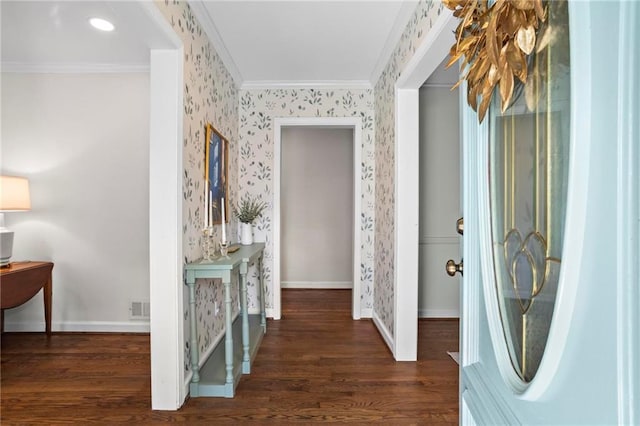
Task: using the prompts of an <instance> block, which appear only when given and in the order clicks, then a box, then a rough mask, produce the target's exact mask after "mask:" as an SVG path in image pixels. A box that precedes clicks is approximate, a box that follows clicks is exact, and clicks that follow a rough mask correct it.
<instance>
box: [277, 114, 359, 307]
mask: <svg viewBox="0 0 640 426" xmlns="http://www.w3.org/2000/svg"><path fill="white" fill-rule="evenodd" d="M304 126H307V127H329V128H336V127H337V128H352V129H353V131H354V137H353V200H354V205H353V283H354V285H353V290H352V292H351V294H352V316H353V319H360V318H361V317H362V315H361V311H360V310H361V306H360V305H361V303H360V294H361V288H362V277H361V275H360V274H361V272H360V262H361V259H360V256H361V255H360V244H361V238H362V235H361V234H362V231H361V229H360V212H361V209H362V206H361V202H362V201H361V200H362V168H361V164H360V162H361V158H362V119H361V118H359V117H285V118H282V117H277V118H275V119H274V120H273V128H274V157H273V163H274V168H273V169H274V172H273V275H272V276H273V281H272V285H273V289H272V290H273V309H272V311H271V312H272V313H273V315H271V316H272V317H273V318H274V319H276V320H277V319H280V318H281V315H282V305H281V282H280V228H281V227H280V186H281V182H280V173H281V169H282V164H281V150H282V127H304Z"/></svg>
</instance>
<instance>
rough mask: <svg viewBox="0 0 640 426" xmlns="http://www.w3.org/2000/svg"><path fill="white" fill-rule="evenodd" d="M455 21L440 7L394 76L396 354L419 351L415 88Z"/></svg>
mask: <svg viewBox="0 0 640 426" xmlns="http://www.w3.org/2000/svg"><path fill="white" fill-rule="evenodd" d="M456 26H457V20H456V18H454V17H453V15H452V12H451V11H449V10H448V9H445V10H443V12H442V13H441V14H440V16H439V17H438V19H437V20H436V21H435V22H434V25H433V26H432V28H431V30H430V31H429V32H428V33H427V35H426V36H425V37H424V39H423V41H422V43H421V44H420V46H418V48H417V49H416V51H415V53H414V55H413V56H412V58H411V59H410V60H409V62H408V63H407V65H406V67H405V68H404V70H403V72H402V74H401V75H400V77H399V78H398V80H397V82H396V90H395V99H396V105H395V112H396V114H395V116H396V143H395V160H396V161H395V194H396V198H395V201H396V202H395V212H394V213H395V236H394V237H395V244H394V247H395V248H394V250H395V256H394V261H395V265H394V281H393V297H394V321H393V324H394V339H395V343H394V344H395V352H394V356H395V358H396V360H416V359H417V354H418V329H417V316H418V302H417V300H418V297H417V294H418V262H419V260H418V222H419V215H418V211H419V206H418V199H419V190H418V187H419V182H420V179H419V170H420V167H419V133H420V132H419V127H420V117H419V114H418V110H419V89H420V87H421V86H422V85H423V84H424V82H425V81H426V80H427V79H428V78H429V76H430V75H431V74H432V73H433V71H435V69H436V68H437V67H438V65H439V64H440V63H441V62H442V60H443V59H444V58H445V57H446V55H447V54H448V53H449V49H450V47H451V45H452V44H453V42H454V41H455V38H454V36H453V30H454V29H455V28H456ZM400 217H401V218H402V220H399V218H400ZM400 283H402V285H400Z"/></svg>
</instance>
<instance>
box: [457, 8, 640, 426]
mask: <svg viewBox="0 0 640 426" xmlns="http://www.w3.org/2000/svg"><path fill="white" fill-rule="evenodd" d="M499 3H500V2H496V4H499ZM517 3H518V5H516V2H513V3H512V4H511V6H508V7H512V8H513V9H512V10H509V9H506V10H507V12H504V13H506V14H507V15H508V14H509V13H513V14H520V13H523V14H524V12H522V10H527V8H528V7H529V6H527V4H530V5H531V7H533V5H534V4H536V5H540V6H541V7H543V8H544V9H543V10H544V14H543V16H544V19H543V20H541V22H540V23H539V27H538V28H537V29H536V30H535V38H534V40H535V41H534V42H533V43H534V44H533V45H532V48H531V49H530V54H528V55H524V54H522V53H521V52H519V51H514V50H512V49H513V48H514V46H515V47H516V48H517V47H518V46H523V45H524V44H525V41H523V40H518V41H517V42H516V43H519V44H515V45H509V44H508V43H507V44H506V45H505V47H504V48H503V49H502V50H498V51H494V52H493V53H492V52H489V53H488V59H487V58H485V59H487V60H488V61H491V60H493V59H492V55H493V56H495V59H496V60H497V61H498V63H499V65H500V66H501V67H503V68H500V69H497V68H496V69H495V70H493V71H489V74H491V72H496V73H499V74H500V78H501V79H503V80H504V79H506V78H507V77H506V76H507V75H509V76H510V77H509V78H512V80H511V83H512V84H509V82H507V83H505V82H499V83H498V84H497V88H496V90H495V94H494V96H493V100H492V101H491V103H490V104H486V105H483V104H484V102H485V100H484V98H485V97H488V95H489V94H490V91H482V90H480V91H476V92H473V86H472V85H471V86H470V87H472V92H471V93H472V94H471V95H470V97H469V98H472V97H473V96H474V95H477V94H479V93H480V94H482V97H481V99H482V101H480V100H479V105H475V106H477V107H478V110H479V112H480V114H479V115H480V117H482V116H483V115H484V113H485V112H486V115H485V116H484V117H483V119H481V120H480V122H479V120H478V118H479V115H478V114H476V112H475V111H474V110H473V109H472V108H471V107H469V106H465V107H462V120H463V126H462V129H463V211H464V214H465V218H464V224H463V223H462V221H459V226H460V231H462V228H463V226H464V231H465V232H464V240H465V241H464V245H463V256H462V257H463V258H464V263H465V264H464V275H463V277H462V294H461V306H462V318H461V368H462V371H461V376H460V377H461V383H460V392H461V394H460V395H461V398H460V410H461V411H460V413H461V424H492V425H494V424H509V425H516V424H638V422H640V417H639V416H640V403H639V402H638V399H637V398H636V399H634V398H632V395H634V394H637V392H638V390H639V389H638V387H639V386H640V385H639V383H640V373H639V369H640V365H639V363H638V359H640V338H639V337H638V336H639V335H640V330H639V326H638V319H639V317H638V314H637V312H638V308H640V307H639V306H638V304H639V303H640V302H638V299H640V298H639V297H638V290H637V280H638V266H637V264H638V258H637V256H638V251H639V250H640V249H639V248H638V244H637V240H638V225H637V222H638V198H640V195H638V194H639V192H640V191H638V186H639V184H638V182H637V181H638V179H637V176H638V162H639V160H638V146H637V137H638V134H637V130H636V133H635V134H632V133H629V130H628V129H632V128H635V129H637V128H638V126H639V124H638V122H639V120H640V119H639V118H638V117H639V116H640V115H639V114H638V103H639V102H640V101H638V97H639V95H640V93H639V91H638V88H637V85H634V86H633V87H630V86H629V84H630V83H629V82H630V81H632V80H633V78H632V77H631V76H633V75H636V73H637V72H640V69H638V59H637V57H635V59H633V58H634V57H633V56H632V59H629V58H627V57H626V56H625V54H624V52H623V50H622V49H618V46H625V45H626V46H631V47H632V48H633V47H634V46H635V48H636V49H637V48H638V42H637V41H635V40H638V39H639V38H640V37H639V36H640V34H639V31H638V29H637V26H636V25H633V24H632V23H633V22H634V19H638V17H639V16H640V12H639V11H638V9H639V8H640V7H639V6H638V4H637V2H568V1H562V0H559V1H552V2H551V1H550V2H535V1H534V2H517ZM525 3H527V4H525ZM500 4H502V3H500ZM504 4H506V2H505V3H504ZM504 4H503V5H504ZM504 10H505V9H503V11H504ZM514 16H515V15H514ZM523 16H524V15H523ZM516 21H517V20H516ZM513 22H515V21H508V22H506V21H505V23H503V25H511V24H512V23H513ZM491 25H493V24H491ZM491 25H490V26H491ZM492 28H493V27H492ZM503 29H504V28H503ZM493 30H494V32H496V31H498V30H496V29H495V28H493ZM485 36H486V37H492V36H493V35H492V34H489V33H485ZM630 40H633V41H630ZM487 43H489V44H490V43H491V41H488V42H487ZM634 43H635V44H634ZM612 46H614V47H615V48H612ZM489 50H490V49H489ZM494 54H495V55H494ZM488 66H491V65H488ZM471 67H472V68H471V69H473V64H471ZM511 76H513V77H511ZM625 76H626V78H625ZM494 77H495V75H494ZM494 77H491V78H494ZM481 83H482V82H481ZM470 84H471V83H470ZM463 92H466V91H463ZM630 92H631V94H630ZM466 95H467V93H465V94H464V96H462V97H461V104H463V105H464V104H466V103H467V100H468V98H467V96H466ZM624 99H627V100H628V101H624ZM629 99H630V100H629ZM474 100H475V99H474ZM485 106H486V107H487V109H486V111H484V108H485ZM625 120H626V123H627V124H626V125H621V123H624V122H625ZM634 126H635V127H634ZM625 132H626V133H625ZM634 138H635V142H634ZM625 153H626V154H625ZM629 153H631V154H633V155H632V156H631V157H630V158H632V160H629V159H628V158H627V157H628V155H629ZM634 155H635V157H634ZM625 156H627V157H625ZM620 169H622V170H626V173H624V172H623V173H620V172H619V170H620ZM629 176H636V178H635V179H633V178H631V179H630V178H629ZM634 191H635V192H634ZM624 223H627V224H628V226H623V225H624ZM629 227H631V228H632V229H629ZM461 233H462V232H461ZM629 241H635V242H636V243H635V245H633V244H629V243H628V242H629ZM630 250H631V253H629V251H630ZM629 263H632V264H634V265H635V266H629V265H628V264H629ZM446 269H447V272H448V273H449V274H450V275H455V274H456V273H457V272H460V274H461V275H462V273H463V262H462V260H460V262H459V263H456V262H455V261H454V260H450V261H449V262H447V265H446ZM634 283H635V284H634ZM630 298H631V299H630ZM629 300H632V302H629Z"/></svg>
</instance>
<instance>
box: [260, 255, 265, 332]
mask: <svg viewBox="0 0 640 426" xmlns="http://www.w3.org/2000/svg"><path fill="white" fill-rule="evenodd" d="M262 256H263V255H260V257H259V258H258V285H259V286H260V325H261V326H262V331H263V332H264V333H266V332H267V314H266V311H265V309H266V308H265V305H266V301H265V300H264V297H265V296H264V294H265V291H264V282H263V281H262Z"/></svg>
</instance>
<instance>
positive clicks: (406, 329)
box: [393, 88, 420, 361]
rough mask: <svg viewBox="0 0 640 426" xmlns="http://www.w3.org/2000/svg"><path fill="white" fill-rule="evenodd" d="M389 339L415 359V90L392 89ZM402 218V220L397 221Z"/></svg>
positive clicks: (399, 355) (400, 353)
mask: <svg viewBox="0 0 640 426" xmlns="http://www.w3.org/2000/svg"><path fill="white" fill-rule="evenodd" d="M395 98H396V143H395V159H396V161H395V182H394V186H395V188H394V193H395V194H396V196H395V210H394V223H395V235H394V247H395V256H394V262H395V265H394V276H393V312H394V317H395V318H394V321H393V338H394V339H395V342H394V346H395V352H394V354H393V355H394V357H395V359H396V360H397V361H416V360H417V359H418V321H417V319H418V297H417V295H418V263H419V256H418V232H419V222H420V218H419V200H420V198H419V190H418V187H419V184H420V163H419V158H420V156H419V140H420V134H419V128H420V116H419V114H418V105H419V102H420V98H419V91H418V89H417V88H415V89H396V96H395ZM400 218H402V220H400Z"/></svg>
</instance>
